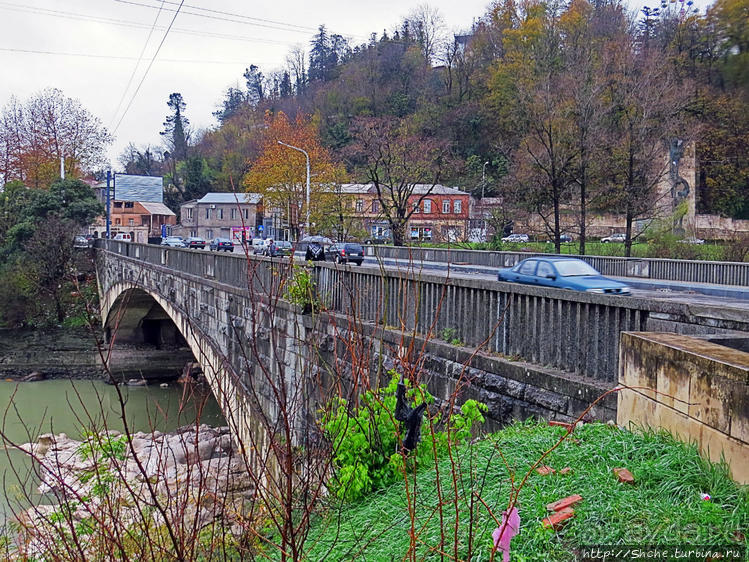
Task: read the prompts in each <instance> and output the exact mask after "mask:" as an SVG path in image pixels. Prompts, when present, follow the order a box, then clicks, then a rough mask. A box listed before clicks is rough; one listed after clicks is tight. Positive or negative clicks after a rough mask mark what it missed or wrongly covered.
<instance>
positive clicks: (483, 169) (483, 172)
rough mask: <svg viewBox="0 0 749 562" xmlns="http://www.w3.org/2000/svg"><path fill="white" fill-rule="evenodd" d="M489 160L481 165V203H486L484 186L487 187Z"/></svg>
mask: <svg viewBox="0 0 749 562" xmlns="http://www.w3.org/2000/svg"><path fill="white" fill-rule="evenodd" d="M488 163H489V162H484V165H483V166H481V203H482V204H483V203H484V187H486V165H487V164H488Z"/></svg>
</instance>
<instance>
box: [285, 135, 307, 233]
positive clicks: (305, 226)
mask: <svg viewBox="0 0 749 562" xmlns="http://www.w3.org/2000/svg"><path fill="white" fill-rule="evenodd" d="M278 144H282V145H284V146H286V147H288V148H292V149H294V150H297V151H299V152H301V153H302V154H304V156H305V157H306V158H307V217H306V219H305V224H304V233H305V235H309V154H307V151H306V150H304V149H301V148H299V147H298V146H292V145H290V144H286V143H285V142H282V141H278Z"/></svg>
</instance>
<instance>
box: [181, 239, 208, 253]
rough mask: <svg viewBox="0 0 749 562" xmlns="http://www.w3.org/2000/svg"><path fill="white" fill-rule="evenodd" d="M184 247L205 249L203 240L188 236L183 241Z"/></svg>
mask: <svg viewBox="0 0 749 562" xmlns="http://www.w3.org/2000/svg"><path fill="white" fill-rule="evenodd" d="M185 246H186V247H188V248H200V249H201V250H202V249H203V248H205V240H203V239H202V238H201V237H200V236H190V237H189V238H188V239H187V240H185Z"/></svg>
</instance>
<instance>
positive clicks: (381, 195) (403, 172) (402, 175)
mask: <svg viewBox="0 0 749 562" xmlns="http://www.w3.org/2000/svg"><path fill="white" fill-rule="evenodd" d="M353 136H354V143H353V144H352V145H351V146H350V147H349V149H348V155H349V157H350V159H351V161H352V163H353V164H354V165H357V166H360V167H361V169H363V171H364V173H365V174H366V177H367V179H368V180H369V181H370V182H372V184H373V185H374V187H375V190H376V192H377V199H378V200H379V202H380V206H381V212H382V215H383V216H384V217H385V218H386V219H387V221H388V223H389V224H390V228H391V231H392V234H393V244H395V245H396V246H402V245H403V244H404V242H405V241H406V225H407V223H408V219H409V218H410V217H411V215H412V214H413V213H414V212H415V210H416V209H417V208H418V207H419V206H420V205H421V202H422V201H423V200H424V199H426V198H427V197H429V195H430V194H431V193H432V189H433V188H434V186H435V185H437V183H438V182H439V180H440V178H441V177H442V175H443V174H444V173H445V171H446V170H447V169H448V167H449V166H450V165H451V163H452V162H451V158H450V151H449V146H448V144H447V143H446V142H443V141H439V140H437V139H435V138H434V137H429V136H427V135H425V134H423V133H420V132H418V131H415V130H413V128H412V126H410V125H409V124H408V123H407V122H406V121H402V120H397V119H393V118H363V119H359V120H357V121H356V122H355V124H354V127H353ZM418 185H426V186H427V189H425V190H419V191H417V190H416V187H417V186H418Z"/></svg>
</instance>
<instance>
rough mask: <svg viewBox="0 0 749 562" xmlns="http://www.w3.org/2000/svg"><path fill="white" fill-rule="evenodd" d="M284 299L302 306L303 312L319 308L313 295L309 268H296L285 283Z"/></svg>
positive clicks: (312, 283)
mask: <svg viewBox="0 0 749 562" xmlns="http://www.w3.org/2000/svg"><path fill="white" fill-rule="evenodd" d="M286 299H287V300H288V301H289V302H290V303H292V304H295V305H297V306H300V307H301V308H302V311H303V312H304V313H305V314H308V313H309V312H312V310H314V309H317V308H319V303H318V301H317V298H316V297H315V282H314V280H313V279H312V275H311V273H310V270H309V269H306V268H304V269H297V270H296V271H295V272H294V275H293V277H292V278H291V281H290V282H289V283H288V284H287V285H286Z"/></svg>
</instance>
